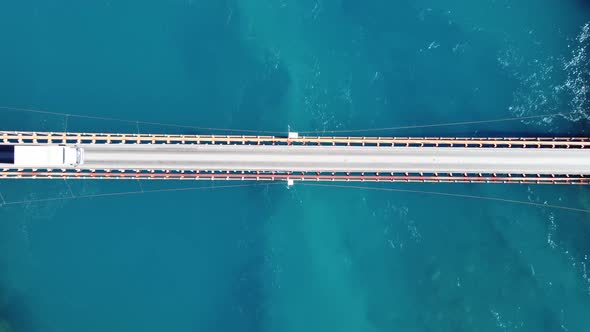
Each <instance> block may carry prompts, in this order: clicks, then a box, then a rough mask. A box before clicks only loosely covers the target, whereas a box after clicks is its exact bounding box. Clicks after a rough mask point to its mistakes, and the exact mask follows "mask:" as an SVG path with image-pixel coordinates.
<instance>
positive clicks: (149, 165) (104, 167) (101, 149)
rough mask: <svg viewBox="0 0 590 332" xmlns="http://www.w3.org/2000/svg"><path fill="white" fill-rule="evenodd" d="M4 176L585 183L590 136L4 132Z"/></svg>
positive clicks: (0, 139)
mask: <svg viewBox="0 0 590 332" xmlns="http://www.w3.org/2000/svg"><path fill="white" fill-rule="evenodd" d="M0 179H136V180H137V179H146V180H240V181H286V182H287V183H288V184H293V183H294V182H297V181H306V182H309V181H321V182H336V181H338V182H435V183H438V182H452V183H534V184H588V183H589V181H590V139H589V138H586V137H488V138H476V137H361V136H354V137H352V136H346V137H344V136H300V135H299V134H298V133H294V132H290V133H285V135H282V136H280V135H279V136H255V135H166V134H139V133H135V134H116V133H70V132H25V131H0Z"/></svg>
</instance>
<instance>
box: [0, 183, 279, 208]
mask: <svg viewBox="0 0 590 332" xmlns="http://www.w3.org/2000/svg"><path fill="white" fill-rule="evenodd" d="M278 184H283V183H280V182H260V183H249V184H234V185H222V186H207V187H205V186H199V187H186V188H172V189H153V190H144V189H143V187H141V190H134V191H124V192H115V193H103V194H90V195H78V196H74V195H73V193H72V196H66V197H51V198H41V199H32V200H22V201H8V202H7V201H4V198H2V202H0V207H2V206H10V205H22V204H32V203H43V202H54V201H67V200H73V199H82V198H99V197H114V196H130V195H137V194H145V193H163V192H166V193H169V192H180V191H194V190H204V189H224V188H240V187H256V186H271V185H278ZM140 186H141V184H140ZM0 195H1V194H0Z"/></svg>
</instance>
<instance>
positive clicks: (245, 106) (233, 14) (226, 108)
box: [176, 0, 290, 129]
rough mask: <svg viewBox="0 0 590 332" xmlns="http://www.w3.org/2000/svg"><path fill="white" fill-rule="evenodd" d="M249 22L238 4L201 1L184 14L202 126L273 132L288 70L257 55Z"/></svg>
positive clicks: (180, 38) (187, 59)
mask: <svg viewBox="0 0 590 332" xmlns="http://www.w3.org/2000/svg"><path fill="white" fill-rule="evenodd" d="M243 24H244V23H243V22H242V18H241V14H240V10H239V7H238V6H237V5H236V2H235V1H233V0H224V1H198V2H195V3H194V6H193V7H192V8H188V9H187V10H185V11H184V13H183V16H182V19H181V21H180V24H179V28H180V30H177V32H176V37H177V42H178V47H179V48H180V49H181V51H182V56H183V60H184V65H185V67H186V72H187V74H188V75H189V77H190V80H191V87H190V93H191V94H192V96H191V99H192V100H193V102H194V105H195V106H194V107H195V108H197V109H199V111H201V112H205V114H209V116H207V117H203V119H202V120H203V122H202V123H201V124H207V125H213V124H214V125H215V126H220V125H223V126H229V125H234V126H241V127H246V128H247V127H250V128H260V127H266V128H268V129H271V127H273V126H274V124H276V123H277V122H279V121H280V119H281V118H282V116H280V115H278V114H277V113H276V111H277V107H278V106H280V105H281V103H282V99H283V98H284V97H285V95H286V91H287V90H288V87H289V84H290V79H289V74H288V72H287V71H286V69H285V67H284V66H283V65H282V64H280V63H271V62H269V61H270V60H271V59H270V58H269V56H268V55H264V52H265V51H264V46H262V54H263V55H262V56H259V55H257V49H256V48H257V47H258V45H256V44H252V43H251V44H248V43H246V41H245V40H244V39H243V32H242V31H241V30H240V29H241V28H242V27H243Z"/></svg>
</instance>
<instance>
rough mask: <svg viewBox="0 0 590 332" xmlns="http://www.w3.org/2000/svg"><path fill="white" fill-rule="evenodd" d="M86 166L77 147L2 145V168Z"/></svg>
mask: <svg viewBox="0 0 590 332" xmlns="http://www.w3.org/2000/svg"><path fill="white" fill-rule="evenodd" d="M83 164H84V149H82V148H80V147H78V146H75V145H19V144H17V145H6V144H2V145H0V168H72V167H76V166H79V165H83Z"/></svg>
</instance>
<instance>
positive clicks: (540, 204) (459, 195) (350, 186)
mask: <svg viewBox="0 0 590 332" xmlns="http://www.w3.org/2000/svg"><path fill="white" fill-rule="evenodd" d="M298 184H300V185H304V186H310V187H328V188H351V189H358V190H375V191H387V192H399V193H410V194H422V195H435V196H446V197H455V198H468V199H477V200H486V201H495V202H503V203H513V204H522V205H529V206H535V207H542V208H550V209H558V210H566V211H573V212H582V213H590V210H588V209H582V208H574V207H569V206H562V205H553V204H542V203H535V202H527V201H519V200H513V199H506V198H499V197H490V196H478V195H464V194H455V193H445V192H440V191H424V190H413V189H397V188H377V187H368V186H355V185H338V184H316V183H304V182H302V183H298Z"/></svg>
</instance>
